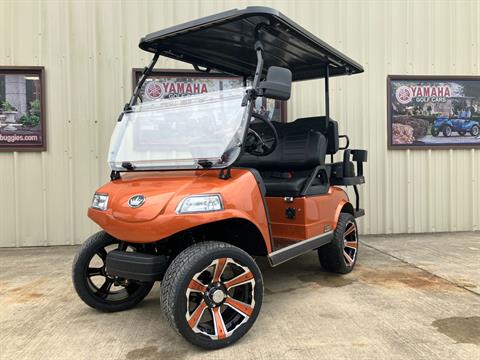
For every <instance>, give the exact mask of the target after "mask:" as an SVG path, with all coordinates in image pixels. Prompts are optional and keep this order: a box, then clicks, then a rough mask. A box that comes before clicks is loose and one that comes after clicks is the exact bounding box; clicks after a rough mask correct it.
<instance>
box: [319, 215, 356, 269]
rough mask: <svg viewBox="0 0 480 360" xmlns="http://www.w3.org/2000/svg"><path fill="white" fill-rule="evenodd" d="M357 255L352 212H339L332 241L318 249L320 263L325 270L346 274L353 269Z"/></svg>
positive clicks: (354, 223) (354, 222)
mask: <svg viewBox="0 0 480 360" xmlns="http://www.w3.org/2000/svg"><path fill="white" fill-rule="evenodd" d="M357 256H358V230H357V223H356V221H355V218H354V217H353V215H352V214H348V213H340V216H339V218H338V223H337V227H336V228H335V233H334V236H333V240H332V242H331V243H330V244H328V245H325V246H322V247H321V248H319V249H318V258H319V260H320V264H321V265H322V267H323V268H324V269H325V270H327V271H330V272H335V273H339V274H347V273H349V272H350V271H352V270H353V267H354V266H355V263H356V262H357Z"/></svg>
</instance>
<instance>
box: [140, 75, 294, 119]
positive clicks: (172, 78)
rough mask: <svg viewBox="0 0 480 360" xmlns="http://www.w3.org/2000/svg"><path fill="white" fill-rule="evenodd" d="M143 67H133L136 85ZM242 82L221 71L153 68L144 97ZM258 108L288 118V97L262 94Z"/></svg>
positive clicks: (205, 90)
mask: <svg viewBox="0 0 480 360" xmlns="http://www.w3.org/2000/svg"><path fill="white" fill-rule="evenodd" d="M142 71H143V69H138V68H135V69H133V88H135V85H136V84H138V81H139V80H140V77H141V75H142ZM241 86H243V79H242V78H241V77H238V76H232V75H228V74H223V73H220V72H213V71H212V72H208V73H206V72H201V71H191V70H181V69H179V70H171V69H159V70H154V71H152V73H151V74H150V75H149V76H148V78H147V79H146V81H145V83H144V84H143V85H142V89H141V91H140V97H141V99H142V101H154V100H159V99H171V98H176V97H183V96H191V95H199V94H206V93H211V92H213V91H223V90H228V89H234V88H237V87H241ZM254 111H255V112H257V113H260V114H261V115H266V116H267V118H268V119H269V120H270V121H278V122H286V118H287V104H286V102H285V101H280V100H274V99H265V98H259V99H257V102H256V103H255V109H254Z"/></svg>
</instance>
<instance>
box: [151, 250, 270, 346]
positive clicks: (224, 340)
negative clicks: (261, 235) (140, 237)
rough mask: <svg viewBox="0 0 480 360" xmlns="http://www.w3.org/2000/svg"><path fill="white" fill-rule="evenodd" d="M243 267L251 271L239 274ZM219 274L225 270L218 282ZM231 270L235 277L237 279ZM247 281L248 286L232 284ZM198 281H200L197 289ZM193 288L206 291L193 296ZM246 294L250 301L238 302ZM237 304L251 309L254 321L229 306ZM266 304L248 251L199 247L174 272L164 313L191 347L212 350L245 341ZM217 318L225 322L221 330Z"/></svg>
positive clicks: (167, 280) (164, 291)
mask: <svg viewBox="0 0 480 360" xmlns="http://www.w3.org/2000/svg"><path fill="white" fill-rule="evenodd" d="M227 258H228V259H229V260H233V262H229V260H226V263H225V264H226V265H221V266H219V264H220V261H224V259H227ZM215 261H216V263H214V262H215ZM237 265H241V266H243V267H245V269H247V270H245V269H243V268H240V267H239V268H238V269H240V270H241V271H240V272H235V271H233V270H238V269H236V268H237ZM230 267H231V268H232V269H230ZM218 268H220V269H223V270H220V275H219V276H218V277H217V279H218V281H215V279H216V277H215V276H216V273H217V269H218ZM227 268H228V269H229V271H232V275H231V276H232V277H231V278H230V277H229V276H227V275H228V274H226V270H225V269H227ZM208 269H209V270H208ZM242 276H243V277H244V279H245V280H244V281H243V282H245V283H243V282H239V283H237V284H235V283H234V282H232V280H234V279H235V280H238V279H241V277H242ZM245 276H247V277H245ZM195 279H199V280H198V281H197V282H196V283H194V281H195ZM200 279H201V280H200ZM192 283H193V284H194V285H195V286H200V288H197V289H194V290H193V291H192ZM231 284H234V285H231ZM220 286H223V287H222V291H224V292H223V293H222V294H221V295H222V296H224V299H223V300H219V301H218V302H215V301H214V300H213V299H214V298H215V297H214V296H213V294H214V293H215V292H217V291H219V288H220ZM244 289H245V290H244ZM249 289H250V290H249ZM252 292H253V293H252ZM242 294H244V295H245V297H243V298H242V299H238V297H239V295H242ZM232 299H233V300H237V301H242V302H243V303H244V304H243V305H247V308H243V309H244V311H245V314H248V316H247V315H245V314H242V312H240V311H238V310H234V309H235V308H234V307H231V306H227V305H226V304H227V302H231V301H232ZM249 299H250V300H249ZM262 300H263V278H262V274H261V272H260V269H259V268H258V266H257V264H256V263H255V261H254V260H253V259H252V258H251V257H250V255H248V254H247V253H246V252H245V251H243V250H241V249H239V248H237V247H235V246H232V245H230V244H226V243H222V242H217V241H206V242H202V243H197V244H194V245H192V246H190V247H188V248H187V249H185V250H184V251H182V252H181V253H180V254H179V255H178V256H177V257H176V258H175V259H174V260H173V261H172V263H171V264H170V266H169V267H168V269H167V272H166V273H165V276H164V278H163V281H162V284H161V293H160V304H161V309H162V312H163V313H164V315H165V317H166V318H167V320H168V322H169V323H170V325H171V326H172V328H173V329H175V331H176V332H177V333H179V334H180V335H182V336H183V337H184V338H185V339H186V340H188V341H189V342H190V343H192V344H194V345H196V346H199V347H202V348H204V349H210V350H211V349H219V348H222V347H225V346H228V345H230V344H232V343H234V342H235V341H237V340H238V339H240V338H241V337H242V336H243V335H244V334H245V333H246V332H247V331H248V330H249V329H250V328H251V326H252V325H253V323H254V322H255V320H256V318H257V316H258V313H259V312H260V308H261V306H262ZM240 304H241V303H240ZM192 305H193V307H192ZM214 314H217V315H218V314H220V315H218V316H219V317H216V319H217V321H218V319H220V320H221V321H218V324H220V325H219V326H217V325H216V323H215V322H214V321H213V318H214ZM187 317H188V319H187ZM229 326H230V328H229ZM229 332H230V333H229Z"/></svg>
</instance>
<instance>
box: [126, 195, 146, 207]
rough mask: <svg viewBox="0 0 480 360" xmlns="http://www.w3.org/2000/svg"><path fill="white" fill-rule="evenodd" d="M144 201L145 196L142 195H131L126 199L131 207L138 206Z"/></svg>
mask: <svg viewBox="0 0 480 360" xmlns="http://www.w3.org/2000/svg"><path fill="white" fill-rule="evenodd" d="M144 202H145V196H143V195H133V196H132V197H131V198H130V199H128V206H130V207H131V208H139V207H140V206H142V205H143V203H144Z"/></svg>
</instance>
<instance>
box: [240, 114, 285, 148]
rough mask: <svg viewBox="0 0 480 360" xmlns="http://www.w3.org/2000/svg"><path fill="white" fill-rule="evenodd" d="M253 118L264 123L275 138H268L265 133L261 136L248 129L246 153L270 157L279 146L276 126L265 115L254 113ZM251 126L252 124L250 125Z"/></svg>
mask: <svg viewBox="0 0 480 360" xmlns="http://www.w3.org/2000/svg"><path fill="white" fill-rule="evenodd" d="M252 118H255V119H258V120H260V121H262V122H263V123H264V124H265V125H267V127H268V128H269V129H270V131H271V132H272V134H273V137H271V138H266V137H265V136H264V135H263V133H262V135H260V134H259V133H258V132H256V131H255V130H253V129H251V128H250V129H248V133H247V137H246V139H245V151H246V152H248V153H249V154H252V155H255V156H267V155H270V154H271V153H272V152H273V151H274V150H275V148H276V147H277V144H278V133H277V129H275V126H273V124H272V123H271V122H270V121H269V120H268V119H267V118H266V117H265V116H263V115H260V114H257V113H252ZM250 124H251V123H250Z"/></svg>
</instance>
